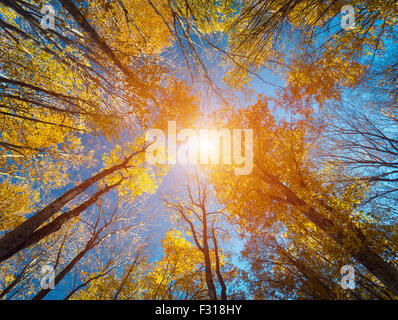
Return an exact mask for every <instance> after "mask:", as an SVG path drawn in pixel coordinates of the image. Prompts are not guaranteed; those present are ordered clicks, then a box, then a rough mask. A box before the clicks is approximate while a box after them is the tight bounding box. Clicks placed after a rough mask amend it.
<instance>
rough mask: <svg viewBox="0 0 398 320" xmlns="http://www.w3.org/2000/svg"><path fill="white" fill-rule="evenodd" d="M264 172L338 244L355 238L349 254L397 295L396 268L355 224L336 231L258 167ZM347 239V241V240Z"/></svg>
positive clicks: (331, 224) (320, 215) (330, 221)
mask: <svg viewBox="0 0 398 320" xmlns="http://www.w3.org/2000/svg"><path fill="white" fill-rule="evenodd" d="M259 168H260V169H261V171H262V173H263V174H264V178H263V179H264V181H265V182H267V183H272V184H274V185H277V186H279V187H280V188H281V189H282V191H283V193H284V195H285V197H286V199H285V200H287V201H288V202H289V203H290V204H291V205H293V206H295V207H296V208H298V209H299V210H300V211H302V212H303V214H304V215H305V217H307V218H308V219H309V220H310V221H311V222H312V223H314V224H315V225H316V226H317V227H318V228H320V229H321V230H323V231H324V232H325V233H326V234H327V235H328V236H329V237H331V238H332V239H333V240H335V241H336V242H337V243H338V244H339V245H340V246H343V244H344V243H349V242H350V240H352V239H353V238H355V239H356V240H359V241H360V245H359V246H354V247H352V248H348V250H349V252H350V254H351V256H352V257H353V258H355V259H356V260H357V261H358V262H360V263H361V264H362V265H363V266H364V267H365V268H366V269H367V270H368V271H369V272H371V273H372V274H373V275H375V276H376V277H377V278H378V279H379V280H380V281H381V282H382V283H383V284H384V285H385V286H386V287H387V288H388V289H389V290H390V291H391V292H392V293H394V294H395V295H396V296H398V270H397V269H396V268H394V267H393V266H392V265H391V264H389V263H387V262H386V261H384V260H383V259H382V258H381V257H380V256H379V255H378V254H377V253H375V252H374V251H373V250H372V249H371V248H370V247H369V246H368V241H367V239H366V237H365V235H364V234H363V233H362V231H361V230H360V229H359V228H357V227H356V226H355V225H353V224H351V226H350V231H351V232H352V235H349V234H347V233H343V232H342V231H341V230H337V231H336V227H335V225H334V223H333V221H332V220H330V219H328V218H327V217H325V216H324V215H322V214H321V213H320V212H318V211H317V210H316V209H314V208H313V207H311V206H310V205H309V204H307V203H306V202H305V201H304V200H302V199H301V198H299V197H298V196H297V195H296V194H295V193H294V192H293V191H292V190H290V188H288V187H287V186H286V185H285V184H284V183H282V182H281V181H280V180H279V179H278V178H277V177H276V176H274V175H272V174H270V173H268V172H266V171H265V170H264V169H263V168H261V167H259ZM323 207H324V208H325V209H326V210H328V211H329V212H330V213H331V214H333V211H332V210H333V208H330V207H328V206H327V205H325V204H323ZM347 240H348V241H347Z"/></svg>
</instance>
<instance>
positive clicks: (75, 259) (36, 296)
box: [32, 242, 93, 300]
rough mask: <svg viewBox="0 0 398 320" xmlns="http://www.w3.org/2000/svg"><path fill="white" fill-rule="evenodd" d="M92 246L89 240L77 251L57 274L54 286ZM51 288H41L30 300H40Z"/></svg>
mask: <svg viewBox="0 0 398 320" xmlns="http://www.w3.org/2000/svg"><path fill="white" fill-rule="evenodd" d="M92 247H93V245H92V243H91V242H89V243H88V244H87V245H86V247H85V248H84V249H83V250H82V251H80V252H79V254H78V255H77V256H75V257H74V258H73V259H72V261H71V262H69V263H68V265H67V266H66V267H65V268H64V269H63V270H62V271H61V272H60V273H58V274H57V276H56V277H55V279H54V285H55V286H56V285H57V284H58V283H59V282H60V281H61V280H62V279H63V278H64V277H65V276H66V275H67V274H68V273H69V271H71V270H72V269H73V267H74V266H75V265H76V264H77V263H78V262H79V261H80V260H81V259H82V258H83V257H84V255H85V254H86V253H87V252H88V251H89V250H90V249H91V248H92ZM50 291H51V289H41V290H40V291H39V292H38V293H37V294H36V295H35V296H34V297H33V298H32V300H42V299H43V298H44V297H45V296H46V295H47V294H48V293H49V292H50Z"/></svg>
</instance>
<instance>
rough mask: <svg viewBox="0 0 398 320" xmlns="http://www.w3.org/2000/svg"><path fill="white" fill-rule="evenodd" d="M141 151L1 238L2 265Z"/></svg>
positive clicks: (96, 176)
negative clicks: (82, 195) (93, 186)
mask: <svg viewBox="0 0 398 320" xmlns="http://www.w3.org/2000/svg"><path fill="white" fill-rule="evenodd" d="M145 149H146V148H144V149H141V150H140V151H137V152H135V153H133V154H131V155H130V156H128V157H127V158H126V159H125V160H124V161H123V162H122V163H120V164H118V165H115V166H113V167H110V168H108V169H105V170H103V171H101V172H99V173H97V174H96V175H94V176H92V177H91V178H88V179H87V180H85V181H84V182H82V183H81V184H79V185H78V186H76V187H74V188H73V189H71V190H68V191H67V192H65V193H64V194H63V195H61V196H60V197H58V198H57V199H55V200H54V201H53V202H52V203H50V204H49V205H48V206H46V207H45V208H43V209H42V210H40V211H39V212H37V213H36V214H35V215H33V216H32V217H30V218H29V219H27V220H25V221H24V222H23V223H21V224H20V225H19V226H17V227H16V228H14V229H13V230H11V231H10V232H8V233H6V234H5V235H4V236H3V237H2V238H0V263H1V262H3V261H4V260H6V259H8V258H9V257H11V256H12V255H13V254H15V253H16V252H18V251H20V250H21V248H23V247H24V244H26V243H28V242H29V240H30V239H31V237H32V235H33V234H34V232H35V231H36V229H37V228H38V227H40V225H42V224H43V223H44V222H46V221H48V220H49V219H50V218H51V217H53V216H54V215H55V214H56V213H57V212H58V211H59V210H61V209H62V207H64V206H65V205H66V204H67V203H69V202H70V201H71V200H72V199H74V198H76V197H77V196H78V195H80V194H82V193H83V192H84V191H85V190H87V189H88V188H89V187H90V186H92V185H93V184H95V183H96V182H98V181H99V180H101V179H103V178H104V177H106V176H108V175H110V174H112V173H114V172H116V171H118V170H120V169H122V168H125V167H126V166H127V164H128V162H129V161H130V159H131V158H132V157H133V156H134V155H136V154H138V153H141V152H143V151H144V150H145Z"/></svg>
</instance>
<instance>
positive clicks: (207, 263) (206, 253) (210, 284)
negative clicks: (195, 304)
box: [202, 208, 217, 300]
mask: <svg viewBox="0 0 398 320" xmlns="http://www.w3.org/2000/svg"><path fill="white" fill-rule="evenodd" d="M202 212H203V251H202V252H203V255H204V258H205V275H206V283H207V290H208V292H209V298H210V300H217V291H216V287H215V286H214V281H213V274H212V272H211V260H210V253H209V244H208V239H207V214H206V210H204V208H202Z"/></svg>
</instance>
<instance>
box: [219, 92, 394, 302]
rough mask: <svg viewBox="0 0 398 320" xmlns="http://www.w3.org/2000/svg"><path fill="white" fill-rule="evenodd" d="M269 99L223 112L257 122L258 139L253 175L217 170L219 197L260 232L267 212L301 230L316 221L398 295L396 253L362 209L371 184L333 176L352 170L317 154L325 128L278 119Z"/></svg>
mask: <svg viewBox="0 0 398 320" xmlns="http://www.w3.org/2000/svg"><path fill="white" fill-rule="evenodd" d="M267 104H268V102H267V100H266V99H260V100H259V101H258V102H257V103H256V104H255V105H253V106H252V107H250V108H249V109H247V110H239V111H237V112H234V111H231V112H230V113H229V114H228V113H223V115H224V116H225V115H226V116H227V118H228V119H229V120H228V125H229V126H231V127H234V126H235V125H236V123H239V125H240V126H244V127H248V128H253V130H254V131H255V132H257V139H256V142H255V145H256V148H255V150H254V164H255V168H254V169H253V173H252V174H251V175H249V176H234V175H233V174H232V173H231V172H230V171H229V170H226V169H225V168H224V170H220V169H219V170H214V173H213V175H212V179H213V184H214V188H215V189H216V191H217V196H218V197H219V199H220V200H221V201H222V203H224V204H225V206H226V207H227V210H228V211H230V212H231V214H232V215H233V216H234V217H236V222H237V223H239V225H240V226H241V228H244V229H245V230H247V231H248V232H249V233H250V232H256V230H257V229H258V225H259V224H260V223H258V219H259V218H258V217H261V218H263V217H264V215H266V225H269V226H272V224H273V223H277V224H281V223H283V224H284V225H285V226H286V227H288V226H290V227H289V229H290V228H293V230H295V232H300V230H301V225H302V224H310V225H311V226H313V227H315V228H316V229H317V230H321V231H323V232H324V233H325V234H326V235H327V236H328V237H329V238H330V239H331V240H333V241H334V242H335V243H336V244H337V245H338V246H340V247H341V248H342V249H343V250H344V252H346V254H347V255H350V256H351V257H353V258H355V259H356V261H358V262H359V263H361V264H362V265H363V266H364V267H365V268H366V269H367V270H368V271H369V272H371V273H372V274H373V275H375V276H376V277H377V278H378V279H379V280H380V281H381V282H382V283H383V284H384V285H385V286H386V287H387V288H388V290H390V291H391V292H392V293H394V294H395V295H396V294H397V287H396V286H397V275H398V273H397V269H396V262H395V257H394V254H393V255H392V256H390V257H389V252H388V251H387V250H386V249H385V247H384V248H380V247H378V244H377V242H376V243H372V241H371V239H372V236H370V234H368V230H366V227H365V226H366V224H363V223H362V221H364V220H366V219H367V216H368V214H367V213H366V212H362V211H360V210H357V209H356V208H357V204H358V203H360V202H361V201H362V199H363V197H364V193H366V185H364V184H363V183H361V182H357V183H350V184H347V185H345V186H341V185H340V186H337V185H335V184H334V183H333V181H335V180H334V179H333V178H332V179H331V178H330V177H331V176H334V175H335V176H336V177H338V176H339V175H340V176H344V175H346V174H345V173H344V172H342V170H338V169H335V168H334V169H333V170H331V167H330V166H328V164H327V163H317V162H316V159H314V158H311V155H312V151H313V150H314V149H315V148H319V147H321V144H320V143H321V142H322V140H320V139H319V135H317V132H319V129H318V130H317V128H316V127H314V126H311V123H310V122H308V121H306V120H305V119H304V120H303V119H298V120H294V121H291V122H287V121H283V120H280V121H278V122H277V121H276V119H275V118H274V117H273V116H272V115H271V113H270V111H269V109H268V106H267ZM336 180H337V179H336ZM339 180H341V179H339ZM232 192H233V198H232V197H231V194H232ZM248 195H250V197H248ZM298 221H299V223H298ZM296 223H298V224H296ZM379 250H380V251H379Z"/></svg>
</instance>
